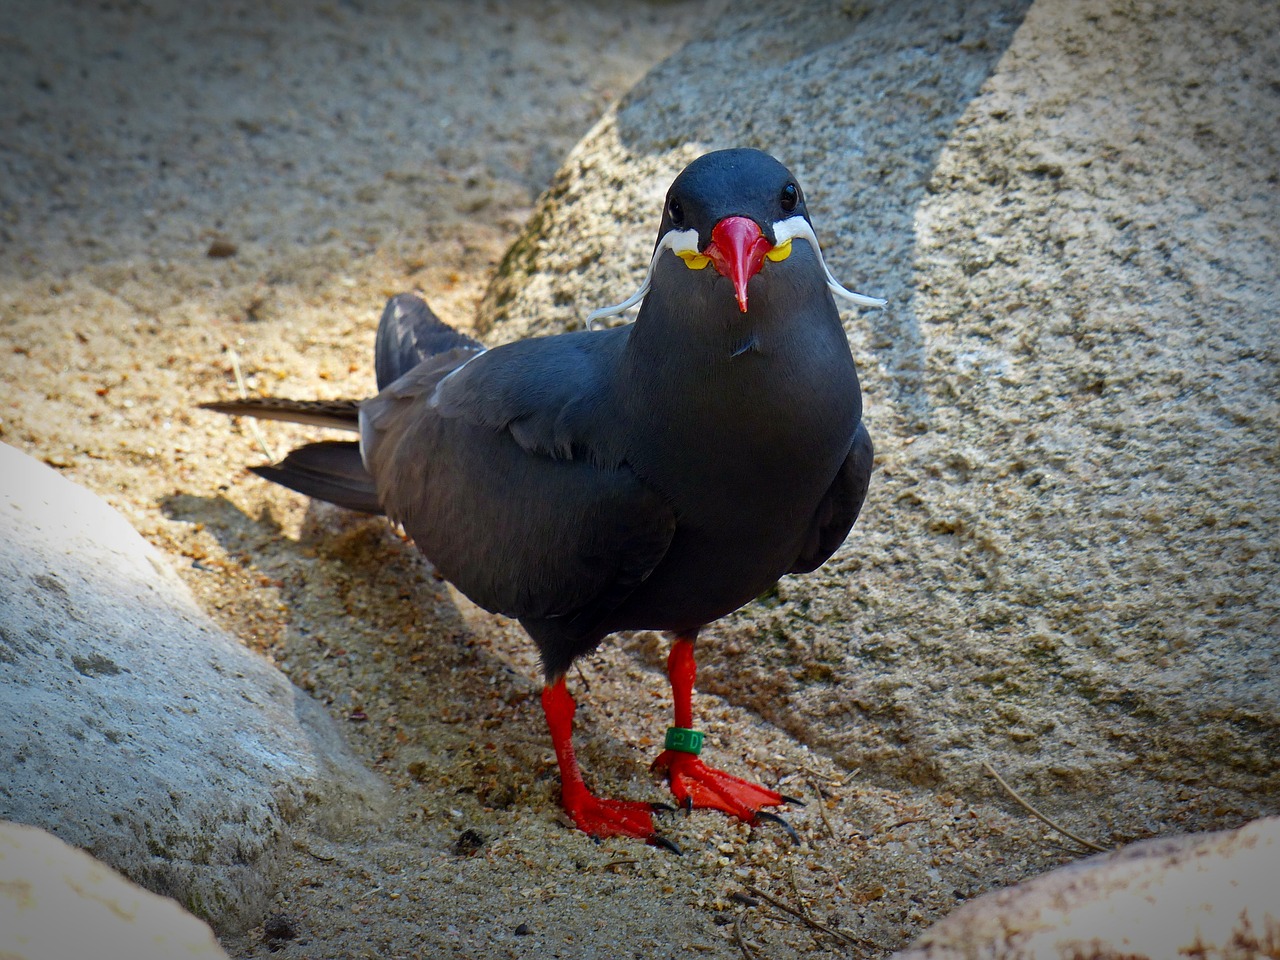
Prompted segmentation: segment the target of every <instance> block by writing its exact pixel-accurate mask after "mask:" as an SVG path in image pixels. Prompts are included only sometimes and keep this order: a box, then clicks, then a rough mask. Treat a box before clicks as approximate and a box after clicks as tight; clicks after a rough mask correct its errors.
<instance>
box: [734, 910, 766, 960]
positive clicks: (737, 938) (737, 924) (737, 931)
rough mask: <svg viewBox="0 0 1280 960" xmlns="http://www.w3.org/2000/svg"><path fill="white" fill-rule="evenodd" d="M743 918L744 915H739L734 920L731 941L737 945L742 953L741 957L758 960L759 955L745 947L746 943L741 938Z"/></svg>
mask: <svg viewBox="0 0 1280 960" xmlns="http://www.w3.org/2000/svg"><path fill="white" fill-rule="evenodd" d="M744 916H746V914H745V913H740V914H738V916H737V917H736V918H734V921H733V939H734V942H735V943H737V945H738V949H739V950H741V951H742V955H743V956H744V957H746V958H747V960H758V958H759V956H760V955H759V954H758V953H756V952H755V951H754V950H752V949H751V948H750V947H749V946H747V941H746V940H744V939H743V938H742V918H743V917H744Z"/></svg>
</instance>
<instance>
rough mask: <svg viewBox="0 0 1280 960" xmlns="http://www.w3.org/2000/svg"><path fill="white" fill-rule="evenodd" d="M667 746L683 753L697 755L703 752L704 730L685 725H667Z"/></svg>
mask: <svg viewBox="0 0 1280 960" xmlns="http://www.w3.org/2000/svg"><path fill="white" fill-rule="evenodd" d="M665 746H666V748H667V749H668V750H678V751H680V752H681V753H692V754H693V755H694V756H697V755H698V754H700V753H701V752H702V731H701V730H688V729H686V728H685V727H667V742H666V744H665Z"/></svg>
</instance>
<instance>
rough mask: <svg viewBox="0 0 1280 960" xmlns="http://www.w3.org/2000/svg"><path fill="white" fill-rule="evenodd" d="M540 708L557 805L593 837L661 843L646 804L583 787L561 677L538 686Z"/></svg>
mask: <svg viewBox="0 0 1280 960" xmlns="http://www.w3.org/2000/svg"><path fill="white" fill-rule="evenodd" d="M542 709H543V711H544V712H545V713H546V715H547V726H548V727H549V728H550V730H551V742H552V744H554V745H555V748H556V761H557V762H558V763H559V765H560V805H561V806H563V807H564V809H565V812H566V813H568V814H569V816H571V817H572V818H573V822H574V823H576V824H577V825H578V829H579V830H582V831H584V832H585V833H588V834H590V835H591V836H593V837H636V838H638V839H641V840H648V841H650V842H661V841H660V840H659V838H658V837H657V835H656V834H655V832H654V829H653V808H652V807H651V806H650V805H649V804H647V803H640V802H637V801H632V800H606V799H604V798H602V797H597V796H595V795H594V794H593V793H592V792H591V791H590V790H588V789H587V785H586V784H585V783H584V782H583V780H582V771H581V770H580V769H579V768H578V760H577V758H576V757H575V756H574V754H573V714H574V711H575V710H577V705H576V704H575V703H574V702H573V697H571V696H569V691H568V689H567V688H566V687H565V685H564V677H561V678H560V679H559V680H557V681H556V682H555V683H551V684H548V685H547V686H545V687H543V688H542Z"/></svg>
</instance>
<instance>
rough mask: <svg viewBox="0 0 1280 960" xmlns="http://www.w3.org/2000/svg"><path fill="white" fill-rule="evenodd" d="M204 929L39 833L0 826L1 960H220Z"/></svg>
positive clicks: (11, 825)
mask: <svg viewBox="0 0 1280 960" xmlns="http://www.w3.org/2000/svg"><path fill="white" fill-rule="evenodd" d="M226 956H227V955H226V954H225V953H223V951H222V949H221V948H220V947H219V946H218V944H217V941H215V940H214V939H213V933H212V932H211V931H210V930H209V928H208V927H207V926H206V925H205V924H204V923H202V922H201V921H199V920H197V919H196V918H195V917H193V916H192V915H191V914H189V913H187V912H186V911H185V910H183V909H182V908H181V907H179V906H178V905H177V904H176V903H174V902H173V901H172V900H170V899H169V898H167V897H161V896H157V895H156V894H154V893H151V892H150V891H149V890H144V889H143V888H142V887H139V886H138V885H137V884H134V883H131V882H130V881H128V880H127V879H125V878H124V877H122V876H121V875H120V874H118V873H116V872H115V871H114V870H112V869H111V868H110V867H108V866H107V865H106V864H103V863H100V862H98V861H97V860H95V859H93V857H91V856H89V855H88V854H87V853H85V852H84V851H83V850H77V849H75V848H74V847H70V846H68V845H67V844H65V843H63V842H62V841H61V840H59V839H58V838H57V837H54V836H52V835H50V834H48V833H45V832H44V831H43V830H38V829H36V828H35V827H26V826H22V825H21V824H16V823H8V822H0V957H4V958H5V960H71V958H78V957H103V958H116V957H119V958H125V957H127V958H129V960H185V958H190V960H219V958H221V960H226Z"/></svg>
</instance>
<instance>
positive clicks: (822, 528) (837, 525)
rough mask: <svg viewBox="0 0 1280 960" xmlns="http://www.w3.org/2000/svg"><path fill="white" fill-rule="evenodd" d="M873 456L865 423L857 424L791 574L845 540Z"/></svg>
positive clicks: (815, 565)
mask: <svg viewBox="0 0 1280 960" xmlns="http://www.w3.org/2000/svg"><path fill="white" fill-rule="evenodd" d="M873 455H874V449H873V447H872V445H871V435H870V434H869V433H867V428H866V425H865V424H862V423H859V424H858V429H857V431H856V432H855V433H854V435H853V444H852V446H850V447H849V455H848V456H846V457H845V458H844V463H842V464H841V465H840V470H839V472H837V473H836V478H835V480H834V481H832V483H831V486H830V487H829V488H828V489H827V493H826V496H824V497H823V498H822V501H821V502H820V503H819V504H818V509H817V511H815V513H814V516H813V522H812V524H811V525H810V527H809V532H808V534H807V535H806V537H805V541H804V548H803V549H802V550H801V552H800V556H798V557H797V558H796V561H795V563H794V564H792V567H791V570H790V571H789V572H790V573H808V572H809V571H810V570H816V569H817V568H818V567H820V566H821V565H822V564H823V563H825V562H826V561H827V559H828V558H829V557H830V556H831V555H832V554H833V553H835V552H836V549H837V548H838V547H839V546H840V544H842V543H844V538H845V537H847V536H848V535H849V531H850V530H851V529H853V523H854V521H855V520H857V519H858V512H859V511H860V510H861V509H862V502H863V501H864V500H865V499H866V497H867V484H868V483H869V482H870V480H871V462H872V458H873Z"/></svg>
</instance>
